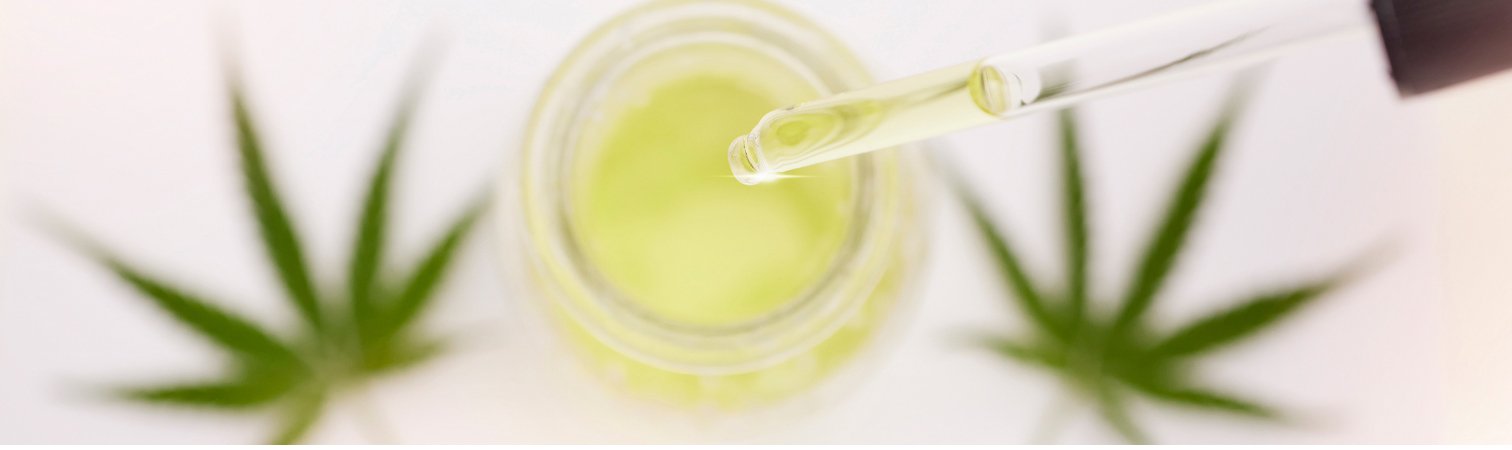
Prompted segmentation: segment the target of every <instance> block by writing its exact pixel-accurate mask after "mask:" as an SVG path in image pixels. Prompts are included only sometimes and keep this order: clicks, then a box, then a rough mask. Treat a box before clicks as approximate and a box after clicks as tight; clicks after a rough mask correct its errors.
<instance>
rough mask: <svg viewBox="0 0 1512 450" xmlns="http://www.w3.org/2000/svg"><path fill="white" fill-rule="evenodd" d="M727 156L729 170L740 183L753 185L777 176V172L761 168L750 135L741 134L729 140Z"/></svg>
mask: <svg viewBox="0 0 1512 450" xmlns="http://www.w3.org/2000/svg"><path fill="white" fill-rule="evenodd" d="M729 158H730V172H731V173H733V174H734V175H735V180H736V181H739V182H740V184H744V185H746V186H755V185H758V184H761V183H765V182H767V181H771V180H774V179H777V178H778V176H777V174H775V173H772V172H770V171H767V170H763V169H764V167H762V166H764V164H761V159H760V156H759V155H757V150H756V146H755V145H752V143H751V137H750V135H741V136H740V137H737V138H735V141H733V142H730V152H729Z"/></svg>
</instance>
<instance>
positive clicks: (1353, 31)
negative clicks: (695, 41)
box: [729, 0, 1371, 185]
mask: <svg viewBox="0 0 1512 450" xmlns="http://www.w3.org/2000/svg"><path fill="white" fill-rule="evenodd" d="M1369 18H1370V15H1369V9H1368V6H1367V5H1366V3H1365V2H1364V1H1363V0H1222V1H1217V2H1214V3H1209V4H1206V5H1202V6H1197V7H1193V8H1190V9H1185V10H1181V11H1177V12H1175V13H1171V14H1168V15H1164V16H1160V17H1157V18H1154V19H1149V20H1144V21H1139V22H1135V23H1132V24H1127V25H1122V26H1118V27H1114V28H1110V29H1106V30H1103V31H1097V32H1093V33H1089V34H1084V35H1078V36H1072V37H1069V38H1065V39H1061V40H1056V41H1052V42H1049V43H1046V44H1043V45H1038V46H1034V47H1030V48H1027V49H1024V50H1021V51H1016V52H1011V53H1007V54H1003V55H997V56H991V57H987V58H983V59H980V60H976V61H971V62H967V63H963V64H958V65H955V66H950V67H945V68H941V69H936V70H933V71H930V72H925V73H922V74H918V75H913V76H910V77H906V78H901V79H897V80H893V81H889V82H885V83H880V84H877V85H873V86H870V87H866V88H861V89H857V90H853V91H848V92H843V93H839V94H836V95H832V96H829V97H824V98H821V99H818V100H814V101H809V102H805V103H801V104H798V105H794V106H789V107H786V108H782V109H778V110H776V111H772V112H770V113H767V114H766V116H764V117H762V119H761V122H759V123H758V124H757V125H756V127H755V128H754V129H753V130H751V133H750V134H747V135H743V136H740V137H737V138H736V139H735V140H734V142H732V143H731V144H730V148H729V160H730V169H731V171H732V172H733V173H734V174H735V178H736V179H737V180H739V181H740V182H741V183H745V184H748V185H754V184H758V183H761V182H764V181H768V180H772V179H776V178H781V177H782V175H781V174H782V173H783V172H788V171H791V170H794V169H798V168H802V167H807V166H811V165H814V164H819V163H822V162H826V161H832V160H835V159H839V158H846V157H850V156H855V155H859V154H863V153H866V152H871V151H876V150H880V149H884V148H889V147H893V146H896V145H899V144H905V143H909V142H913V141H918V140H922V139H926V138H930V137H934V136H939V135H943V134H947V133H950V132H953V131H957V130H962V129H966V128H971V127H975V126H979V125H984V124H988V123H993V122H997V121H1002V120H1008V119H1013V118H1016V117H1020V116H1023V115H1026V114H1031V113H1034V112H1038V111H1045V110H1051V109H1057V108H1064V107H1067V106H1070V105H1073V104H1075V103H1078V102H1081V101H1085V100H1089V99H1093V98H1098V97H1103V96H1107V95H1111V94H1115V93H1119V92H1124V91H1128V90H1132V89H1138V88H1142V87H1146V86H1150V85H1154V84H1158V83H1162V82H1166V81H1173V80H1179V79H1185V78H1189V77H1193V76H1198V75H1202V74H1208V73H1214V72H1222V71H1230V70H1235V69H1239V68H1244V67H1248V66H1251V65H1254V64H1257V63H1260V62H1264V61H1268V60H1270V59H1273V58H1275V57H1277V56H1280V55H1282V54H1285V53H1287V52H1289V51H1291V50H1292V49H1293V48H1294V47H1298V46H1303V45H1308V44H1312V43H1316V42H1320V41H1330V40H1334V39H1341V38H1350V37H1355V36H1366V35H1368V34H1369V31H1371V27H1370V26H1369V23H1370V22H1369ZM1073 66H1074V68H1075V69H1076V73H1073V70H1072V69H1073Z"/></svg>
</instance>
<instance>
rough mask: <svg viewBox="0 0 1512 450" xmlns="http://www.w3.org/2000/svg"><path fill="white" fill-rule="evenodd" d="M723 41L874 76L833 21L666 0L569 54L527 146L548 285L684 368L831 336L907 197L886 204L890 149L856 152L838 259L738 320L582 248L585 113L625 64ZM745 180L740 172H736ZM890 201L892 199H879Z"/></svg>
mask: <svg viewBox="0 0 1512 450" xmlns="http://www.w3.org/2000/svg"><path fill="white" fill-rule="evenodd" d="M704 43H721V44H729V45H736V46H740V47H743V48H747V49H751V50H757V51H760V52H762V53H763V54H766V55H768V56H771V57H773V58H774V60H778V61H782V62H783V63H784V65H786V66H788V67H787V68H788V69H790V70H792V71H794V73H797V74H800V75H801V76H803V77H804V78H805V79H807V80H808V81H809V82H810V83H811V84H812V85H813V87H814V88H815V89H816V90H817V91H818V92H819V93H820V94H821V95H823V94H828V93H832V92H837V91H840V90H844V89H848V88H854V87H859V86H861V85H863V84H864V83H867V82H869V81H870V80H869V78H868V77H867V75H866V74H865V72H864V71H863V70H861V69H860V65H859V64H858V63H857V62H856V61H855V60H854V58H853V57H851V56H850V54H849V53H848V52H847V51H846V50H845V48H844V47H843V46H841V45H840V44H839V43H838V42H836V41H835V40H834V39H833V38H832V37H830V36H829V35H828V34H827V33H825V32H823V31H821V30H819V29H818V28H817V27H816V26H815V25H813V24H811V23H809V22H807V21H805V20H803V19H801V18H799V17H798V16H796V15H794V14H792V13H790V12H788V11H785V10H782V9H779V8H776V7H774V6H771V5H768V4H765V3H760V2H754V1H738V0H724V1H714V2H696V3H695V2H690V1H661V2H653V3H650V4H647V5H644V6H641V7H639V8H636V9H633V10H631V11H629V12H626V13H624V14H622V15H620V16H618V17H616V18H615V19H612V20H611V21H610V22H608V23H606V24H605V25H602V26H600V27H599V28H598V29H597V30H596V31H595V32H593V33H592V34H591V35H590V36H589V37H588V38H586V39H584V41H583V42H582V43H580V44H579V46H578V47H577V48H576V49H575V50H574V51H573V52H572V53H571V54H570V55H569V56H568V58H567V59H566V60H565V61H564V62H563V63H562V65H561V66H560V67H559V68H558V69H557V72H556V74H555V75H554V76H553V79H552V81H551V83H549V84H548V85H547V87H546V88H545V89H544V91H543V93H542V95H541V98H540V99H539V101H538V103H537V107H536V111H535V113H534V115H533V118H532V121H531V124H530V126H529V136H528V137H527V141H526V146H525V149H524V151H523V152H522V155H523V156H522V162H523V164H522V168H523V169H524V174H523V175H524V176H523V177H522V180H523V189H522V191H521V192H522V194H523V198H522V200H523V202H522V204H523V205H524V206H525V211H524V216H525V217H524V218H525V220H526V222H527V226H526V231H527V242H528V245H527V248H529V249H531V250H533V254H534V256H535V261H534V263H535V264H534V269H535V271H536V278H537V281H538V283H537V285H539V287H541V288H543V289H542V290H543V291H544V292H543V293H545V294H547V295H548V296H549V297H551V299H552V300H553V302H554V303H555V304H556V305H557V306H560V310H562V311H563V312H565V313H566V315H567V316H568V318H569V319H571V320H572V321H573V322H575V323H576V324H578V325H580V326H581V327H582V328H583V329H585V330H586V331H588V332H589V333H590V334H591V335H593V336H594V337H595V338H596V339H598V340H599V341H601V342H603V343H604V344H606V345H608V346H610V347H611V348H614V349H615V350H617V351H620V352H621V353H626V354H628V355H630V356H632V357H634V358H636V359H639V360H642V361H643V362H647V363H649V364H652V365H655V366H659V367H663V368H667V369H672V370H678V371H684V372H692V373H707V374H723V373H737V372H742V371H749V370H753V369H756V368H760V367H762V366H765V365H768V364H771V363H773V362H776V361H780V360H781V359H784V358H786V357H788V356H791V355H792V354H795V353H797V352H801V351H803V350H805V349H806V348H808V347H811V346H812V345H814V344H816V343H817V342H818V341H821V340H823V338H825V337H827V336H828V335H829V334H830V333H831V332H832V331H833V330H834V329H835V328H836V327H838V326H840V325H841V324H843V323H844V322H845V319H846V318H848V317H849V315H850V314H852V313H853V312H854V311H855V310H857V309H859V307H860V306H861V305H862V304H864V303H865V302H866V301H867V299H868V298H869V297H870V294H871V293H872V290H873V288H874V287H875V286H876V285H877V283H878V282H879V281H880V280H881V278H882V276H883V274H884V273H885V272H887V268H888V267H889V265H888V264H886V263H884V262H881V261H879V259H886V258H889V257H891V256H892V253H893V252H891V251H889V249H888V248H886V247H888V246H889V245H891V244H892V240H890V239H888V238H887V237H886V236H885V235H886V234H888V233H897V232H898V229H899V228H898V227H897V226H895V225H896V224H895V223H894V222H896V221H897V218H896V217H895V216H896V215H897V214H898V208H896V207H895V205H894V206H891V207H890V206H888V205H879V200H882V199H886V198H887V197H888V196H889V194H894V192H892V191H897V190H898V189H900V188H901V186H900V185H899V184H900V183H899V182H898V180H897V177H898V175H897V174H896V173H894V172H897V167H896V164H895V162H893V161H890V158H891V156H887V155H879V156H869V157H862V158H856V159H855V160H854V161H852V162H850V164H854V165H855V167H854V170H853V171H852V173H853V177H852V183H853V186H852V189H851V195H850V205H849V207H850V210H851V219H850V221H849V224H848V229H847V231H846V233H845V236H844V241H843V243H842V244H841V245H840V248H839V249H838V250H837V252H836V253H835V255H834V256H833V257H832V262H831V264H830V266H829V267H828V268H827V269H826V271H825V273H824V274H823V275H822V276H820V278H819V280H818V281H817V282H816V283H814V284H813V285H811V286H808V287H807V288H806V289H805V291H803V292H802V293H800V294H799V295H798V296H796V297H795V298H793V299H790V300H788V301H786V302H785V303H783V304H782V305H781V306H779V307H777V308H775V309H773V310H771V311H767V312H765V313H763V314H761V315H759V316H756V317H754V318H751V319H748V320H745V321H741V322H736V323H731V324H727V325H701V324H693V323H687V322H682V321H675V320H669V319H668V318H666V317H663V316H661V315H658V314H656V313H654V312H652V311H649V310H647V309H645V308H643V307H642V306H641V305H638V304H637V303H636V302H635V301H634V300H633V299H631V298H629V297H628V296H627V295H625V294H624V293H623V292H622V291H620V290H619V288H617V287H616V286H615V285H614V284H613V283H611V282H609V281H608V280H607V279H606V277H604V276H603V275H602V273H601V272H600V271H599V269H598V268H597V267H595V266H594V265H593V264H592V263H591V262H590V261H589V260H588V258H587V257H586V256H585V254H584V253H583V251H582V249H581V248H580V241H579V239H578V238H577V236H575V235H574V233H575V231H574V227H573V226H572V223H573V211H572V208H573V205H572V202H571V200H570V197H571V196H570V195H565V193H567V192H571V189H572V186H571V185H570V184H569V183H571V182H572V180H573V174H572V173H571V167H572V164H571V162H572V161H574V158H575V157H576V156H580V155H575V154H574V153H575V152H576V151H578V147H579V146H578V139H579V137H580V135H581V132H580V130H581V128H582V125H583V124H585V123H587V121H588V120H589V119H590V117H591V115H592V113H594V112H595V110H596V108H594V106H596V105H598V104H599V102H600V101H601V100H602V99H603V97H604V95H605V92H606V90H607V89H609V88H610V87H611V86H613V85H614V84H615V82H616V81H617V80H618V77H619V75H620V74H622V73H623V71H625V70H626V69H627V68H628V67H630V66H632V65H634V64H635V63H636V62H637V61H639V60H641V59H642V58H644V57H646V56H648V55H652V54H655V53H657V52H659V51H664V50H667V49H670V48H675V47H677V46H680V45H688V44H704ZM731 182H732V183H734V182H735V181H734V180H731ZM882 203H886V202H882Z"/></svg>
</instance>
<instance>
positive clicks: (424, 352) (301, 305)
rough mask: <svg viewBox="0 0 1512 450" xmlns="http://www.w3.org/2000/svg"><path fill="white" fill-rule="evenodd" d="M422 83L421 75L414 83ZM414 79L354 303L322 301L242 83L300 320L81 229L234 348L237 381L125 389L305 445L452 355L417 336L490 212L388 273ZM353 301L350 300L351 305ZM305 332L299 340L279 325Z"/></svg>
mask: <svg viewBox="0 0 1512 450" xmlns="http://www.w3.org/2000/svg"><path fill="white" fill-rule="evenodd" d="M412 81H413V80H412ZM417 85H418V83H415V82H411V83H410V88H408V89H406V91H405V95H404V97H403V100H402V101H401V104H400V107H399V111H398V114H397V117H396V118H395V119H394V121H393V123H392V126H391V127H390V128H389V131H388V136H387V140H386V142H385V143H384V147H383V152H382V155H381V156H380V157H379V160H378V162H377V166H376V167H375V168H374V170H373V175H372V179H371V181H370V182H369V185H368V187H367V192H366V197H365V198H364V200H363V206H362V211H361V215H360V217H359V220H358V223H357V230H356V233H355V235H356V241H355V242H354V243H353V245H352V255H351V260H350V266H349V267H348V271H347V280H346V291H345V296H344V297H339V296H338V297H329V296H326V295H323V294H322V292H323V291H322V290H321V289H319V288H318V287H317V285H316V282H315V281H314V279H313V277H312V275H311V273H310V270H309V269H308V267H307V264H306V259H305V256H304V247H303V246H302V244H301V241H300V236H299V233H298V232H297V230H296V229H295V227H294V224H293V220H292V218H291V217H290V216H289V213H288V211H287V210H286V208H285V207H284V204H283V201H282V200H281V199H280V197H279V193H278V189H277V187H276V186H275V185H274V183H273V178H272V175H271V174H270V173H269V172H268V165H267V162H266V155H265V154H264V151H263V146H262V141H261V139H259V137H258V134H257V129H256V127H255V126H254V122H253V120H252V116H251V114H250V113H249V112H248V109H247V104H246V101H245V99H244V97H243V95H242V91H241V89H240V86H239V85H238V83H236V82H232V83H231V87H230V94H231V108H232V110H231V113H232V117H233V118H234V120H235V126H236V142H237V149H238V153H239V156H240V163H241V173H242V176H243V177H244V179H245V182H246V189H247V195H248V197H249V200H250V202H251V206H252V212H253V216H254V217H255V218H256V220H257V225H258V230H259V231H260V235H261V237H262V245H263V249H264V250H265V251H266V252H267V255H268V258H269V260H270V261H271V262H272V266H273V269H274V271H275V272H277V274H278V279H279V281H280V283H281V285H282V289H283V291H284V293H285V294H286V296H287V300H288V301H289V303H290V305H291V306H292V307H293V308H294V309H295V310H296V312H297V313H298V316H299V321H300V323H298V324H296V326H294V327H279V328H271V327H267V326H265V325H263V324H259V323H257V322H255V321H253V320H250V319H248V318H245V317H242V316H241V315H239V314H236V313H234V312H231V311H229V310H227V309H225V308H224V307H222V306H219V304H220V303H219V302H215V301H212V300H211V299H209V298H208V297H202V296H199V295H196V294H192V293H189V292H187V291H185V290H183V289H180V288H178V287H175V286H174V285H173V284H172V283H169V282H168V281H165V280H163V279H161V278H158V277H155V276H153V275H149V274H148V273H146V272H145V271H143V270H140V269H138V268H137V267H135V266H133V265H132V264H130V263H128V262H126V260H124V259H123V258H121V257H119V256H117V255H115V254H113V253H111V252H109V251H107V250H105V249H104V248H103V247H102V246H99V245H96V244H93V243H91V241H90V240H88V239H87V238H84V237H83V236H82V235H81V234H77V233H75V234H73V235H72V237H73V238H74V241H75V242H76V243H77V244H79V247H80V248H82V249H84V250H85V251H86V252H88V253H89V254H90V255H92V256H94V257H95V258H96V259H98V260H99V261H100V262H101V263H103V264H104V265H105V266H106V267H107V268H109V269H110V270H111V271H112V272H114V273H115V274H116V275H117V276H119V277H120V278H121V279H122V280H123V281H125V282H126V283H127V284H129V285H130V286H131V287H132V288H134V289H135V290H136V291H137V292H138V293H139V294H141V295H142V297H143V298H145V299H147V300H149V301H151V302H152V304H154V305H156V306H157V307H158V308H159V309H161V310H162V311H163V312H164V313H167V314H168V315H169V316H171V317H172V318H173V319H175V320H177V321H178V322H179V323H180V324H182V325H184V326H186V327H188V328H189V329H190V330H193V331H194V332H195V333H197V334H199V335H200V336H201V337H203V338H204V339H206V340H208V341H210V342H211V343H212V344H214V345H215V346H216V347H218V348H220V349H221V350H222V351H224V353H225V356H226V361H227V367H226V370H225V372H226V375H225V376H224V377H222V378H219V379H212V380H203V381H185V382H172V383H165V384H162V385H158V386H147V387H132V388H125V389H120V390H119V391H118V393H119V394H120V395H122V396H124V397H125V398H128V399H131V400H137V401H143V402H150V403H159V404H168V405H179V406H190V407H206V408H217V409H224V410H253V409H274V410H275V411H276V414H277V416H278V418H279V420H280V425H279V428H278V430H277V431H276V433H275V434H274V435H273V436H272V438H271V439H270V441H271V442H274V443H292V442H298V441H300V440H301V439H302V438H303V437H304V436H305V434H306V433H307V432H308V431H309V430H310V429H311V427H312V426H313V425H314V424H315V423H316V422H317V421H318V420H319V418H320V417H321V415H322V412H323V411H324V409H325V407H326V405H327V404H328V403H329V402H330V401H331V400H332V399H333V398H334V397H337V396H339V395H342V394H345V393H350V392H352V391H357V390H360V389H361V388H362V387H363V386H365V383H366V382H367V381H369V380H371V379H373V378H375V377H378V376H381V375H384V374H387V373H390V372H393V371H396V370H399V369H404V368H408V367H412V366H415V365H417V364H420V363H422V362H425V361H427V360H429V359H431V358H433V357H435V356H436V355H437V354H438V353H440V352H441V350H442V349H443V348H444V343H445V341H444V340H443V339H441V338H436V337H431V336H426V335H423V334H421V333H419V332H417V331H415V327H414V324H415V322H416V319H417V318H419V317H420V316H421V314H423V313H424V312H425V311H426V308H427V307H428V306H430V304H431V302H430V300H431V298H432V297H433V295H432V294H434V293H435V291H436V288H437V286H439V285H440V283H441V281H442V279H443V277H444V276H445V274H446V271H447V267H448V265H449V264H450V263H451V261H452V258H453V255H454V254H455V252H456V250H457V247H458V246H459V245H460V244H461V242H462V240H463V239H464V238H465V236H466V235H467V233H468V230H469V229H471V228H472V225H473V223H474V222H475V221H476V220H477V218H478V216H479V214H480V213H481V211H482V207H483V204H484V203H483V202H481V201H478V202H475V203H473V204H472V205H471V206H470V207H469V208H467V210H466V211H465V212H463V213H462V214H461V217H460V218H458V219H456V221H454V222H453V223H452V224H451V226H450V227H449V228H448V229H447V231H446V232H445V234H444V235H442V236H441V237H440V238H439V239H438V240H437V242H435V243H434V244H433V245H431V247H430V248H429V249H428V251H427V252H426V253H425V255H424V256H423V257H422V258H421V259H420V260H419V261H416V262H414V263H412V264H410V267H409V268H408V273H407V275H406V276H402V277H400V278H398V280H397V282H394V283H390V282H388V280H386V279H384V278H380V277H379V271H380V270H383V269H384V268H385V263H386V261H385V256H386V255H385V253H386V250H385V247H384V241H385V235H386V232H387V228H388V226H389V224H388V217H389V211H388V209H389V190H390V184H391V180H392V178H393V176H394V170H395V167H394V161H395V159H396V158H397V157H398V154H399V152H400V148H401V144H402V142H403V140H404V136H405V130H406V128H407V125H408V123H409V116H410V111H411V110H412V109H413V107H414V103H415V100H416V98H415V97H416V96H415V91H416V89H415V86H417ZM343 300H344V301H345V303H344V304H342V303H341V302H340V301H343ZM288 328H295V329H298V331H297V332H296V333H295V335H293V336H280V335H279V333H276V332H274V331H272V330H279V329H288Z"/></svg>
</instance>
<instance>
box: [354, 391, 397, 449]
mask: <svg viewBox="0 0 1512 450" xmlns="http://www.w3.org/2000/svg"><path fill="white" fill-rule="evenodd" d="M351 398H352V406H353V409H355V410H356V411H355V412H356V418H357V429H358V431H359V432H360V433H362V436H363V439H366V440H367V441H368V443H369V444H379V445H392V444H396V443H398V439H396V438H395V437H394V434H393V433H392V432H391V431H390V430H392V429H393V428H392V427H390V426H389V421H388V420H387V419H386V418H385V417H384V416H383V411H381V410H379V409H378V404H377V403H376V402H374V401H373V397H372V390H371V389H369V388H368V384H367V383H362V384H361V385H358V386H357V387H355V388H353V389H352V394H351Z"/></svg>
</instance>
